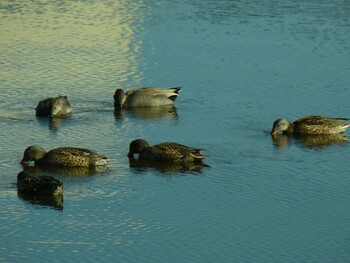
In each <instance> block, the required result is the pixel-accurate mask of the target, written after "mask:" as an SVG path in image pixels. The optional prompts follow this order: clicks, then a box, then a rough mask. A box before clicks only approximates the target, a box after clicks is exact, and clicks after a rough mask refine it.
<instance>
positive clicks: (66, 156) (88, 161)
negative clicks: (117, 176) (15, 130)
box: [21, 146, 108, 167]
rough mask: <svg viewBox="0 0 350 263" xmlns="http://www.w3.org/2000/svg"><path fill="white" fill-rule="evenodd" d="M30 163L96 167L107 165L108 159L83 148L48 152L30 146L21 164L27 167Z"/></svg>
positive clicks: (58, 149) (59, 149)
mask: <svg viewBox="0 0 350 263" xmlns="http://www.w3.org/2000/svg"><path fill="white" fill-rule="evenodd" d="M28 161H34V162H35V164H50V165H59V166H69V167H74V166H76V167H78V166H81V167H96V166H104V165H106V163H107V161H108V158H107V156H104V155H100V154H98V153H96V152H94V151H91V150H88V149H83V148H75V147H59V148H55V149H52V150H51V151H48V152H46V151H45V150H44V149H43V148H42V147H39V146H29V147H28V148H27V149H26V150H25V151H24V154H23V159H22V161H21V163H22V164H23V165H27V164H28Z"/></svg>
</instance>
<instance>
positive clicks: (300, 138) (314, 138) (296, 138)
mask: <svg viewBox="0 0 350 263" xmlns="http://www.w3.org/2000/svg"><path fill="white" fill-rule="evenodd" d="M271 138H272V142H273V145H274V146H276V147H278V148H284V147H288V146H289V145H291V144H293V143H295V144H297V145H302V146H306V147H310V148H313V147H323V146H329V145H335V144H345V143H348V142H349V141H350V140H349V137H348V136H347V135H345V134H332V135H328V134H327V135H285V134H283V135H275V136H271Z"/></svg>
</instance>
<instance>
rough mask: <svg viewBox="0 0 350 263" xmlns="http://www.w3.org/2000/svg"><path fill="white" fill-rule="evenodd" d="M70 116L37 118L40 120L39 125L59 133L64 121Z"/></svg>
mask: <svg viewBox="0 0 350 263" xmlns="http://www.w3.org/2000/svg"><path fill="white" fill-rule="evenodd" d="M69 116H70V115H68V116H64V117H36V118H37V120H38V123H39V125H42V126H45V127H48V128H49V130H51V131H53V132H57V131H58V130H59V128H60V127H61V125H62V121H64V119H65V118H67V117H69Z"/></svg>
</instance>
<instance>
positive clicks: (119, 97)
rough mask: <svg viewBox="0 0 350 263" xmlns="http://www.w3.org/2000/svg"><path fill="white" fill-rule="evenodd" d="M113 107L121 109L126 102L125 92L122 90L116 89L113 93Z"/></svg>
mask: <svg viewBox="0 0 350 263" xmlns="http://www.w3.org/2000/svg"><path fill="white" fill-rule="evenodd" d="M113 98H114V107H116V108H119V109H121V108H122V107H123V104H124V102H125V100H126V95H125V92H124V91H123V90H122V89H117V90H116V91H115V93H114V96H113Z"/></svg>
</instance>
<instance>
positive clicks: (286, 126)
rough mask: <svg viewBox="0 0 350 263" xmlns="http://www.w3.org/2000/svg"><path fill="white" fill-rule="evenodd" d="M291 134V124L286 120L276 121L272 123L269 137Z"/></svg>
mask: <svg viewBox="0 0 350 263" xmlns="http://www.w3.org/2000/svg"><path fill="white" fill-rule="evenodd" d="M280 131H281V132H283V133H293V124H292V123H290V122H289V121H287V120H286V119H283V118H281V119H278V120H276V121H275V122H274V123H273V126H272V131H271V135H276V134H278V132H280Z"/></svg>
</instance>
